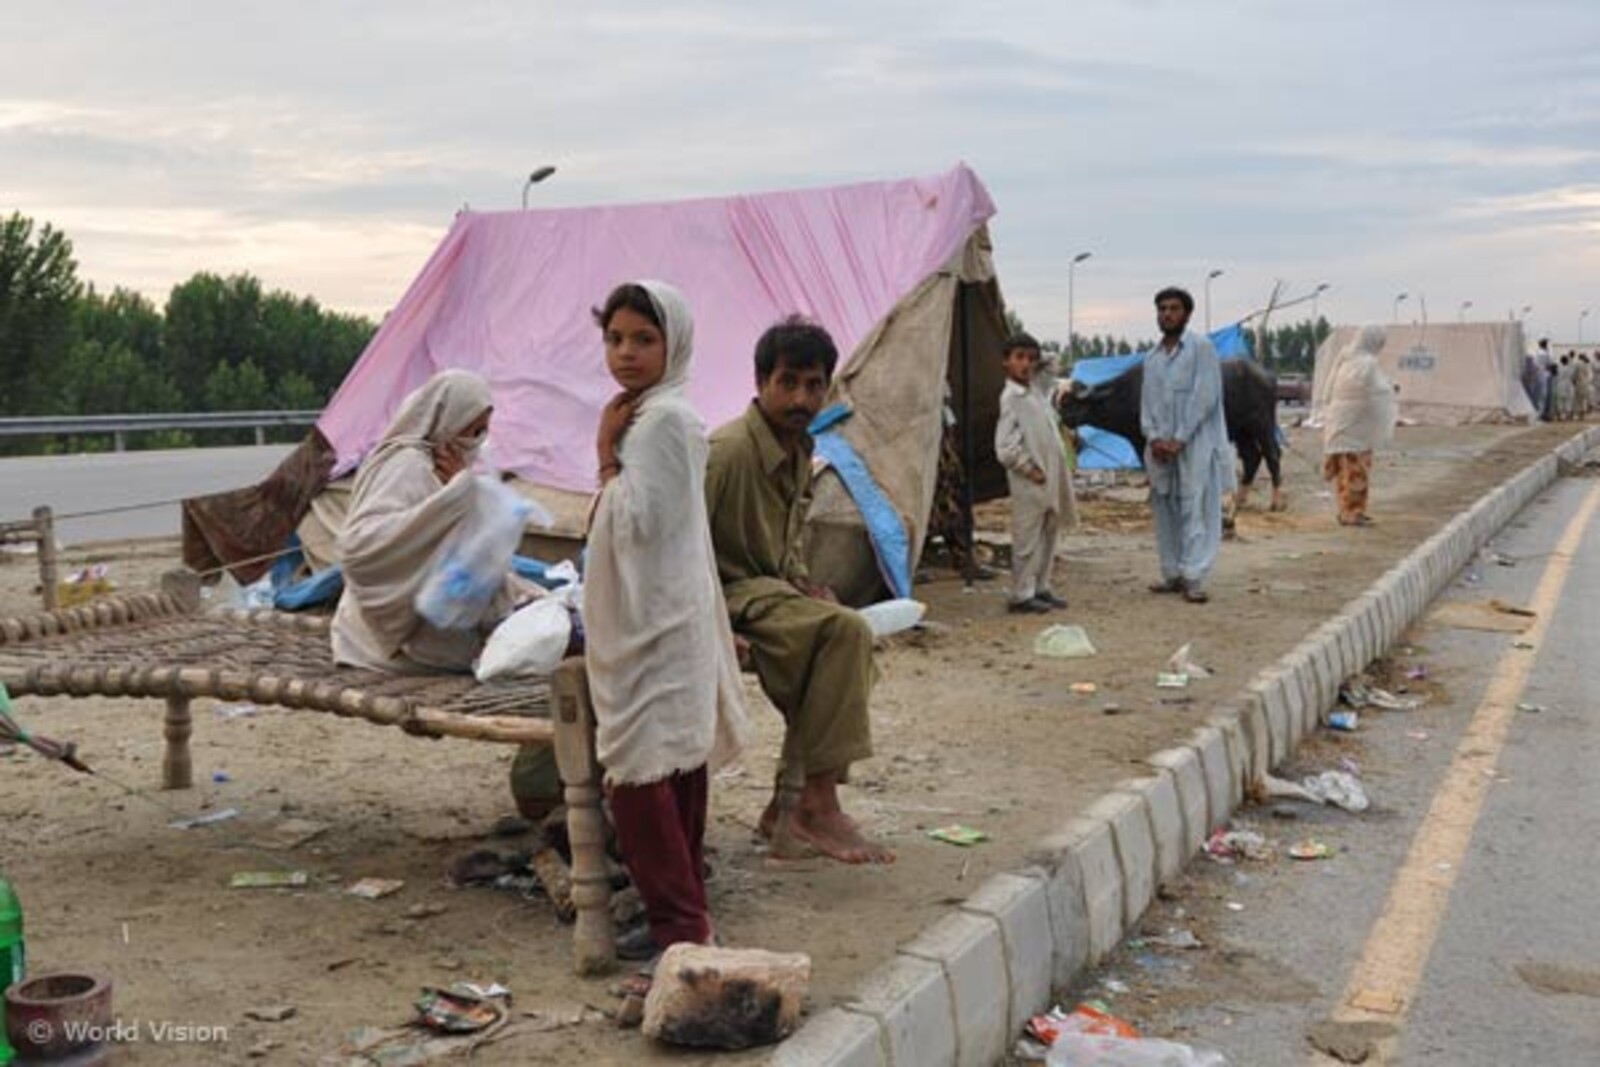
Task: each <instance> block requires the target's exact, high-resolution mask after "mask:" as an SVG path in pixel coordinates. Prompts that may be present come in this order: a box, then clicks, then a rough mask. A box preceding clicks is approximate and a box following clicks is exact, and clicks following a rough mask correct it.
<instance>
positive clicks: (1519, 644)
mask: <svg viewBox="0 0 1600 1067" xmlns="http://www.w3.org/2000/svg"><path fill="white" fill-rule="evenodd" d="M1511 647H1512V648H1521V649H1531V648H1533V647H1534V644H1533V642H1532V641H1513V642H1512V643H1511Z"/></svg>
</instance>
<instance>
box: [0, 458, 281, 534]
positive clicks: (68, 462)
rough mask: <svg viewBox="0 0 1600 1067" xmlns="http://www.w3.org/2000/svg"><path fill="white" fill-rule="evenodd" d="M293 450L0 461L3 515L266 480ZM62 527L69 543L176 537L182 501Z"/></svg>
mask: <svg viewBox="0 0 1600 1067" xmlns="http://www.w3.org/2000/svg"><path fill="white" fill-rule="evenodd" d="M292 450H293V446H292V445H266V446H263V447H261V448H190V449H182V450H175V451H170V452H121V453H97V454H92V455H77V456H31V457H26V458H21V459H5V460H0V487H3V492H4V494H5V499H4V501H3V502H0V519H24V518H27V517H28V516H29V515H31V514H32V512H33V509H34V508H36V507H38V506H39V505H41V504H48V505H50V507H52V508H54V509H55V511H56V513H57V514H59V515H68V514H74V513H78V512H85V511H100V510H104V509H107V508H118V507H124V506H127V505H130V504H148V503H151V502H154V501H164V500H174V499H177V498H180V497H186V496H195V495H197V494H200V493H211V492H216V491H217V490H221V489H236V488H238V487H240V486H244V485H250V484H252V483H254V482H257V481H259V480H260V479H261V478H263V477H264V476H266V475H267V474H269V473H270V472H271V471H272V469H273V468H274V467H276V466H277V465H278V463H279V462H280V461H281V460H282V459H283V457H284V456H286V455H288V454H289V452H290V451H292ZM56 529H57V538H58V540H60V541H61V542H62V543H63V544H83V543H85V542H91V541H112V540H123V539H127V538H141V537H176V536H177V535H178V530H179V517H178V507H177V505H176V504H168V505H165V506H162V507H156V508H144V509H140V510H137V511H125V512H119V513H116V514H111V515H100V516H95V517H89V518H82V519H65V520H62V521H60V522H58V524H57V528H56Z"/></svg>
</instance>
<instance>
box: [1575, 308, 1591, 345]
mask: <svg viewBox="0 0 1600 1067" xmlns="http://www.w3.org/2000/svg"><path fill="white" fill-rule="evenodd" d="M1588 317H1589V309H1588V308H1584V309H1583V310H1582V311H1580V312H1579V313H1578V344H1580V345H1581V344H1583V320H1584V319H1586V318H1588Z"/></svg>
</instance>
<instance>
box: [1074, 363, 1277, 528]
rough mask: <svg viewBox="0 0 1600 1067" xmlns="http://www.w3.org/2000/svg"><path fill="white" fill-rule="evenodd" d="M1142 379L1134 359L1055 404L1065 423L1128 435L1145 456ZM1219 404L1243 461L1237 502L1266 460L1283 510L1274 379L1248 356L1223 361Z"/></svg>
mask: <svg viewBox="0 0 1600 1067" xmlns="http://www.w3.org/2000/svg"><path fill="white" fill-rule="evenodd" d="M1143 385H1144V364H1142V363H1140V364H1136V365H1135V366H1133V367H1130V368H1128V369H1127V370H1126V371H1124V372H1123V373H1122V374H1120V375H1118V376H1117V377H1115V378H1113V379H1111V380H1110V381H1108V382H1102V383H1101V384H1099V385H1090V386H1086V385H1084V384H1082V383H1081V382H1073V383H1072V384H1071V386H1070V387H1069V388H1066V389H1063V390H1061V392H1060V394H1059V395H1058V397H1057V401H1056V403H1057V407H1058V408H1059V409H1060V411H1061V421H1062V422H1064V423H1066V424H1067V425H1068V426H1074V427H1076V426H1083V425H1089V426H1094V427H1097V428H1098V429H1101V430H1107V431H1109V432H1111V433H1114V434H1119V435H1121V436H1122V437H1126V438H1127V439H1128V440H1129V441H1131V442H1132V443H1133V449H1134V451H1135V452H1137V453H1138V454H1139V457H1140V459H1141V460H1143V458H1144V443H1145V442H1144V434H1143V433H1142V432H1141V431H1140V429H1139V391H1140V388H1141V387H1142V386H1143ZM1222 406H1223V415H1224V416H1225V417H1226V419H1227V421H1228V439H1229V440H1230V441H1232V442H1233V447H1234V448H1235V449H1237V450H1238V452H1239V458H1240V459H1242V460H1243V461H1244V479H1243V481H1241V482H1240V484H1239V498H1238V503H1240V504H1243V503H1244V502H1245V498H1246V497H1247V496H1248V495H1249V493H1250V486H1251V484H1252V483H1254V482H1255V480H1256V472H1257V471H1259V470H1260V469H1261V461H1262V460H1263V459H1265V460H1266V461H1267V470H1268V472H1270V473H1271V475H1272V510H1273V511H1282V510H1283V507H1284V502H1283V472H1282V469H1281V467H1280V459H1281V452H1280V451H1279V448H1278V384H1277V379H1275V378H1274V377H1273V375H1272V373H1271V372H1270V371H1267V370H1263V369H1262V368H1261V366H1260V365H1259V364H1257V363H1254V362H1252V361H1251V360H1248V359H1227V360H1223V362H1222Z"/></svg>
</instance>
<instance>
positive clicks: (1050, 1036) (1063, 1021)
mask: <svg viewBox="0 0 1600 1067" xmlns="http://www.w3.org/2000/svg"><path fill="white" fill-rule="evenodd" d="M1027 1032H1028V1036H1029V1037H1032V1038H1033V1039H1034V1040H1036V1041H1039V1042H1040V1043H1042V1044H1044V1045H1046V1046H1054V1045H1055V1044H1056V1042H1057V1041H1059V1040H1061V1038H1062V1037H1064V1036H1065V1035H1067V1034H1093V1035H1099V1036H1102V1037H1123V1038H1134V1037H1138V1036H1139V1031H1138V1030H1136V1029H1134V1027H1133V1024H1132V1023H1130V1022H1127V1021H1126V1020H1123V1019H1119V1018H1117V1017H1116V1016H1115V1015H1112V1014H1111V1013H1110V1012H1108V1011H1107V1010H1106V1006H1105V1005H1104V1004H1102V1003H1100V1002H1099V1001H1088V1002H1086V1003H1083V1004H1079V1005H1078V1006H1077V1007H1075V1008H1073V1009H1072V1010H1071V1011H1062V1010H1061V1009H1060V1008H1059V1007H1057V1008H1051V1009H1050V1010H1049V1011H1047V1012H1045V1013H1044V1014H1042V1015H1035V1016H1034V1017H1033V1018H1031V1019H1029V1020H1028V1026H1027Z"/></svg>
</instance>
